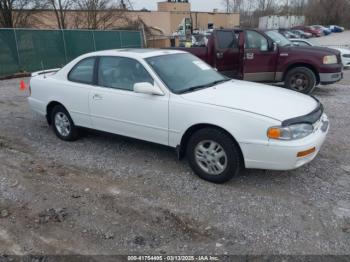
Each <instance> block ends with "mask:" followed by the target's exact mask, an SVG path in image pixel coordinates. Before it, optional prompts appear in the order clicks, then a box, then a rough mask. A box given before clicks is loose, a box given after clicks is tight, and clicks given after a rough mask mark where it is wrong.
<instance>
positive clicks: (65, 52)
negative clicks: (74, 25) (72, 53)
mask: <svg viewBox="0 0 350 262" xmlns="http://www.w3.org/2000/svg"><path fill="white" fill-rule="evenodd" d="M61 32H62V39H63V48H64V57H65V59H66V64H67V63H68V57H67V45H66V38H65V37H64V31H63V29H61Z"/></svg>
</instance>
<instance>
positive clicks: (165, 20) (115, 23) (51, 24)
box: [31, 0, 240, 36]
mask: <svg viewBox="0 0 350 262" xmlns="http://www.w3.org/2000/svg"><path fill="white" fill-rule="evenodd" d="M87 13H88V11H74V10H70V11H68V12H67V14H66V24H67V28H88V26H87V25H86V21H87V18H86V17H87ZM108 13H109V15H108V17H109V18H108V22H106V25H99V29H116V28H120V27H124V26H126V24H125V19H122V16H125V17H127V18H128V19H127V20H129V21H130V20H133V21H136V20H138V19H141V20H142V21H143V22H144V23H145V24H146V25H147V26H149V27H152V28H154V29H156V31H158V32H159V33H160V34H161V35H165V36H170V35H172V34H173V33H175V32H176V31H177V30H178V29H179V26H180V24H182V22H183V21H184V19H187V20H189V21H192V28H193V29H198V30H203V31H205V30H207V29H208V26H210V27H211V26H212V27H214V28H220V27H223V28H232V27H235V26H238V25H239V23H240V15H239V14H237V13H222V12H218V11H217V10H213V12H196V11H191V4H190V2H188V1H184V0H182V1H181V0H177V1H175V0H172V1H170V0H169V1H163V2H159V3H158V10H157V11H148V10H141V11H125V12H124V11H121V10H111V11H108ZM100 16H101V17H102V16H106V17H107V15H106V12H100ZM31 24H32V26H33V27H36V28H41V29H45V28H50V29H54V28H57V20H56V17H55V13H54V12H53V11H50V10H42V11H35V13H34V14H32V22H31ZM107 24H108V26H107Z"/></svg>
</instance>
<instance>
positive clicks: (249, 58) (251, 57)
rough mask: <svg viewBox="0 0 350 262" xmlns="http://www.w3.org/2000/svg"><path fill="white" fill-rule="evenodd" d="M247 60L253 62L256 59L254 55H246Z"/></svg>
mask: <svg viewBox="0 0 350 262" xmlns="http://www.w3.org/2000/svg"><path fill="white" fill-rule="evenodd" d="M245 58H246V59H247V60H253V59H254V53H246V55H245Z"/></svg>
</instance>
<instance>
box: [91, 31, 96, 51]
mask: <svg viewBox="0 0 350 262" xmlns="http://www.w3.org/2000/svg"><path fill="white" fill-rule="evenodd" d="M91 32H92V41H94V49H95V51H97V50H96V41H95V34H94V30H91Z"/></svg>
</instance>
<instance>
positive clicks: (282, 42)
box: [266, 31, 293, 46]
mask: <svg viewBox="0 0 350 262" xmlns="http://www.w3.org/2000/svg"><path fill="white" fill-rule="evenodd" d="M266 34H267V35H268V36H269V37H270V38H271V39H272V40H273V41H274V42H276V43H277V44H278V45H279V46H292V45H293V43H292V42H291V41H290V40H289V39H288V38H286V37H284V36H283V35H281V34H280V33H278V32H276V31H267V32H266Z"/></svg>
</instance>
